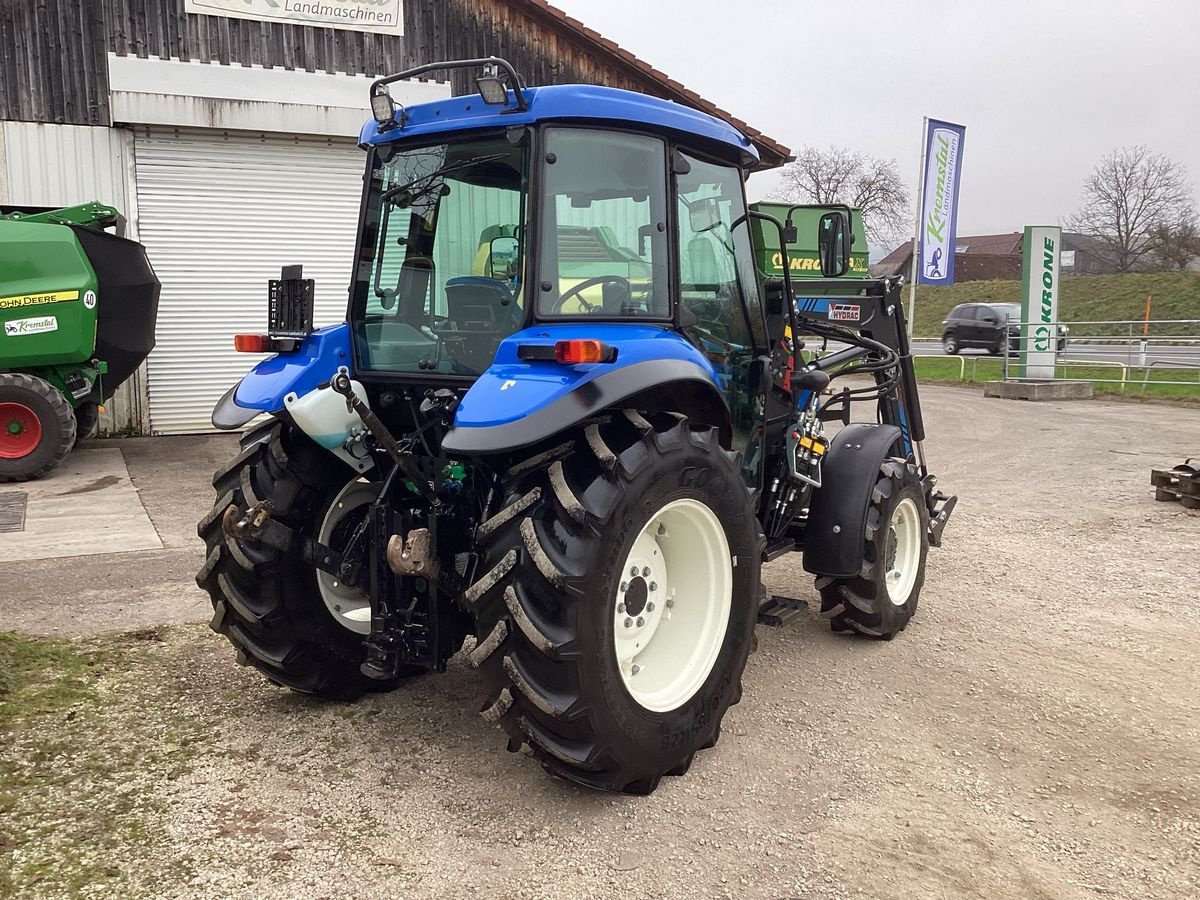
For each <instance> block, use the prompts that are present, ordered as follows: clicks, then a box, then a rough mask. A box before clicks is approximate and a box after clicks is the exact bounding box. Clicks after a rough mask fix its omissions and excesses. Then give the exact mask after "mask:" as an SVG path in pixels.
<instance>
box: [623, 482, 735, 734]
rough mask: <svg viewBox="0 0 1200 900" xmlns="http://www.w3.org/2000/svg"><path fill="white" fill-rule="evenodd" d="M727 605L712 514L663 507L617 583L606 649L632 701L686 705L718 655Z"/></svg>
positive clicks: (729, 584) (660, 708) (725, 569)
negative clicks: (610, 638) (613, 655)
mask: <svg viewBox="0 0 1200 900" xmlns="http://www.w3.org/2000/svg"><path fill="white" fill-rule="evenodd" d="M732 606H733V563H732V560H731V558H730V555H729V542H728V540H727V539H726V537H725V530H724V528H722V527H721V522H720V520H719V519H718V518H717V516H716V514H715V513H714V512H713V511H712V510H711V509H709V508H708V506H706V505H705V504H704V503H702V502H700V501H699V500H693V499H685V500H675V501H673V502H671V503H668V504H666V505H665V506H663V507H662V508H661V509H659V510H658V512H656V513H655V514H654V515H652V516H651V517H650V520H649V521H648V522H647V523H646V524H645V526H644V527H643V528H642V530H641V532H640V533H639V534H638V536H637V538H636V539H635V540H634V542H633V546H632V547H631V548H630V551H629V554H628V556H627V557H626V559H625V562H624V565H623V567H622V569H621V570H620V580H619V582H618V584H617V591H616V598H615V606H614V612H613V649H614V651H615V653H616V657H617V666H618V669H619V671H620V673H621V680H622V682H623V683H624V685H625V690H626V691H628V693H629V695H630V696H631V697H632V698H633V700H634V702H636V703H637V704H638V705H639V706H641V707H642V708H644V709H647V710H649V711H651V712H669V711H671V710H673V709H678V708H679V707H680V706H682V705H683V704H685V703H687V702H688V701H689V700H691V699H692V697H694V696H695V695H696V692H697V691H699V690H700V688H701V687H702V686H703V685H704V683H705V681H707V680H708V677H709V675H710V674H711V672H712V670H713V666H714V665H716V662H717V657H718V656H720V653H721V648H722V647H723V646H724V644H725V635H726V632H727V631H728V628H729V616H730V612H731V610H732Z"/></svg>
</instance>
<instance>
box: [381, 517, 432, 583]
mask: <svg viewBox="0 0 1200 900" xmlns="http://www.w3.org/2000/svg"><path fill="white" fill-rule="evenodd" d="M432 549H433V539H432V538H431V537H430V534H429V529H428V528H414V529H413V530H412V531H410V532H409V533H408V537H407V539H406V538H404V537H402V536H401V535H398V534H393V535H392V536H391V537H390V538H389V539H388V544H387V561H388V567H389V568H390V569H391V570H392V571H393V572H395V573H396V574H397V575H411V576H414V577H421V578H427V579H428V580H429V581H430V582H431V583H433V584H437V582H438V568H439V567H438V562H437V559H435V558H433V556H432V554H431V551H432Z"/></svg>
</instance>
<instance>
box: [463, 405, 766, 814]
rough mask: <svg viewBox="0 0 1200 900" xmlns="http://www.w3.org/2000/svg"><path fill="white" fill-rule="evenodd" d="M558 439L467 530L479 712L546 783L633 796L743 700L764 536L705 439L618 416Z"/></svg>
mask: <svg viewBox="0 0 1200 900" xmlns="http://www.w3.org/2000/svg"><path fill="white" fill-rule="evenodd" d="M563 440H564V442H563V443H562V444H561V445H559V446H557V447H553V448H549V449H547V448H544V447H543V448H539V449H537V450H535V451H532V452H531V454H530V455H529V456H528V457H527V458H525V459H524V460H522V461H521V462H518V463H517V464H516V465H515V466H513V467H512V468H511V469H510V470H509V471H508V473H507V475H506V476H505V479H504V490H505V495H504V499H503V502H502V503H501V505H500V506H499V511H497V512H495V513H494V514H493V515H492V517H491V518H490V519H488V520H487V521H485V522H484V523H483V525H481V526H480V529H479V540H480V544H481V548H482V550H483V556H482V561H481V564H480V567H479V569H478V576H477V580H476V582H475V583H474V585H472V586H471V587H470V588H469V589H468V590H467V591H466V593H465V601H466V603H467V605H468V607H469V608H470V609H471V611H472V612H473V614H474V615H475V619H476V630H477V636H478V643H477V645H476V648H475V650H474V651H473V653H472V654H471V662H472V664H473V665H475V666H477V667H478V668H480V669H481V670H482V672H483V673H484V676H485V678H486V681H487V683H488V695H487V700H486V702H485V703H484V706H483V710H482V716H483V718H484V719H485V720H486V721H489V722H494V723H497V724H498V725H499V726H500V727H501V728H502V729H503V730H504V732H505V733H506V734H507V735H508V737H509V748H510V749H513V750H515V749H518V748H520V747H521V746H522V745H523V744H527V745H528V746H529V747H530V748H531V750H532V752H533V754H534V756H535V757H537V759H538V760H539V761H540V762H541V763H542V765H543V766H544V767H545V768H546V769H547V770H548V771H550V772H551V773H553V774H555V775H559V776H561V777H563V778H567V779H570V780H571V781H575V782H578V783H580V784H584V785H587V786H589V787H592V788H597V789H601V790H610V791H623V792H626V793H633V794H647V793H650V792H651V791H653V790H654V789H655V787H657V785H658V783H659V780H660V779H661V778H662V776H663V775H682V774H683V773H684V772H686V771H687V768H688V766H689V765H690V764H691V761H692V757H693V756H694V755H695V753H696V751H697V750H700V749H704V748H707V747H711V746H713V745H714V744H715V743H716V741H717V738H718V736H719V734H720V727H721V719H722V718H723V717H724V715H725V712H726V711H727V710H728V708H729V707H730V706H731V705H732V704H734V703H737V702H738V700H739V699H741V693H742V684H741V678H742V672H743V670H744V668H745V665H746V659H747V656H748V655H749V653H750V651H751V648H752V644H753V640H754V634H753V632H754V626H755V620H756V616H757V605H758V599H759V575H760V569H761V563H760V557H761V551H762V539H761V536H760V532H759V530H758V523H757V520H756V519H755V516H754V511H753V507H752V505H751V502H750V494H749V492H748V490H747V489H746V486H745V484H744V483H743V481H742V478H741V475H740V472H739V464H738V457H737V455H736V454H734V453H732V452H730V451H727V450H724V449H722V447H721V446H720V444H719V443H718V437H717V430H716V429H715V428H710V427H707V426H693V425H692V424H690V423H689V422H688V421H687V420H685V419H682V418H681V417H679V416H675V415H670V414H663V415H650V416H643V415H641V414H639V413H637V412H634V411H632V410H630V411H626V412H624V413H621V412H618V413H615V414H614V415H612V416H611V417H608V418H606V419H604V420H601V421H597V422H594V423H592V424H588V425H586V426H585V427H583V428H581V429H579V430H577V431H575V432H573V433H571V434H568V435H566V436H564V439H563Z"/></svg>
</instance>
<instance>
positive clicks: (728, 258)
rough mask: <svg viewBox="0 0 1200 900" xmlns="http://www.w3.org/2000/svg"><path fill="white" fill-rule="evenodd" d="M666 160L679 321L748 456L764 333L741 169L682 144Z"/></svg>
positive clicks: (736, 443) (758, 413)
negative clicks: (714, 378) (716, 379)
mask: <svg viewBox="0 0 1200 900" xmlns="http://www.w3.org/2000/svg"><path fill="white" fill-rule="evenodd" d="M672 162H673V164H672V169H673V170H674V172H675V198H676V199H675V212H676V215H675V220H676V241H677V253H676V258H677V260H678V266H679V272H678V280H677V284H678V285H679V301H680V304H681V307H682V309H681V322H683V323H686V324H685V327H686V330H687V333H688V334H689V336H690V337H691V338H692V339H693V341H695V342H696V343H697V344H698V346H700V348H701V349H702V350H703V352H704V354H705V355H706V356H707V357H708V358H709V360H711V361H712V363H713V365H714V366H715V367H716V369H717V372H718V374H719V376H720V379H721V386H722V388H723V389H724V392H725V398H726V400H727V402H728V404H729V411H730V415H731V418H732V420H733V447H734V449H735V450H739V451H741V452H743V453H744V454H746V457H747V459H748V461H750V460H749V457H751V455H752V454H750V453H747V452H746V451H747V448H748V446H749V445H750V443H751V440H752V438H753V436H754V434H755V432H756V429H757V428H758V425H759V423H760V422H761V418H762V407H761V403H760V398H759V396H758V394H759V385H758V384H756V383H754V382H756V381H757V379H756V377H755V364H754V363H755V360H756V359H757V358H758V357H760V356H762V355H764V354H766V353H767V332H766V322H765V319H764V317H763V307H762V300H761V298H760V297H759V293H758V281H757V278H756V277H755V270H754V255H753V252H752V247H751V242H750V225H749V221H748V219H747V217H746V202H745V195H744V192H743V182H742V172H741V170H740V169H739V168H738V167H737V166H734V165H730V164H725V163H719V162H715V161H712V160H708V159H705V158H704V157H702V156H700V155H699V154H693V153H690V152H688V151H686V150H678V149H677V150H675V151H674V153H673V161H672ZM753 480H754V481H757V473H755V475H754V478H753Z"/></svg>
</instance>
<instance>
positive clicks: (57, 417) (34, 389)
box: [0, 372, 75, 484]
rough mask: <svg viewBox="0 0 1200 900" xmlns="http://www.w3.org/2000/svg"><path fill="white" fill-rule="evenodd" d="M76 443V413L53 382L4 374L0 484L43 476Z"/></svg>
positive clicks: (0, 388) (0, 401) (1, 385)
mask: <svg viewBox="0 0 1200 900" xmlns="http://www.w3.org/2000/svg"><path fill="white" fill-rule="evenodd" d="M74 446H75V413H74V412H73V411H72V409H71V404H70V403H68V402H67V398H66V397H64V396H63V395H62V394H61V393H59V391H58V389H57V388H55V387H54V386H53V385H52V384H50V382H48V381H46V380H45V379H42V378H38V377H36V376H34V375H25V374H23V373H20V372H12V373H8V374H3V375H0V484H2V483H4V482H7V481H27V480H29V479H31V478H41V477H42V476H43V475H46V474H47V473H48V472H51V471H52V470H54V469H55V468H57V467H58V465H59V463H61V462H62V461H63V460H64V459H66V458H67V456H68V455H69V454H70V452H71V448H73V447H74Z"/></svg>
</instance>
